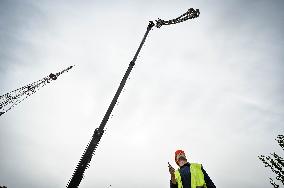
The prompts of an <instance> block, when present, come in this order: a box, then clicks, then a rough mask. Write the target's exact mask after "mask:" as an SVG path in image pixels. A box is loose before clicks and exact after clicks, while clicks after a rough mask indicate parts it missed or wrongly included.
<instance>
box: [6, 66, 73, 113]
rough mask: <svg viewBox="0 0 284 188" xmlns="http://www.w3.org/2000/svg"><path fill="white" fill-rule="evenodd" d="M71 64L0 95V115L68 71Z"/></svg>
mask: <svg viewBox="0 0 284 188" xmlns="http://www.w3.org/2000/svg"><path fill="white" fill-rule="evenodd" d="M72 67H73V66H70V67H68V68H66V69H64V70H62V71H60V72H57V73H55V74H53V73H50V74H49V75H48V76H46V77H44V78H42V79H40V80H38V81H36V82H33V83H31V84H28V85H26V86H23V87H21V88H19V89H16V90H14V91H11V92H9V93H6V94H4V95H2V96H0V116H1V115H3V114H5V113H6V112H8V111H9V110H11V109H12V108H13V107H15V106H17V105H18V104H19V103H21V102H22V101H23V100H25V99H26V98H28V97H29V96H31V95H32V94H34V93H35V92H37V91H38V90H39V89H40V88H42V87H43V86H45V85H46V84H48V83H50V82H52V81H54V80H56V79H57V78H58V77H59V76H60V75H61V74H63V73H65V72H68V71H69V70H70V69H71V68H72Z"/></svg>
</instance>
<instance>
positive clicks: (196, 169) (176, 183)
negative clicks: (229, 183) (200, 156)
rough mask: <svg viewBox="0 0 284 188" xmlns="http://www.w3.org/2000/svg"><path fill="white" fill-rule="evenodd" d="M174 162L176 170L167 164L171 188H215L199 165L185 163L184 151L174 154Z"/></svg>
mask: <svg viewBox="0 0 284 188" xmlns="http://www.w3.org/2000/svg"><path fill="white" fill-rule="evenodd" d="M175 161H176V163H177V165H178V166H179V169H178V170H175V169H174V168H173V167H172V166H171V165H170V163H168V165H169V172H170V174H171V181H170V187H171V188H216V186H215V185H214V183H213V182H212V180H211V179H210V177H209V176H208V174H207V173H206V171H205V170H204V169H203V167H202V165H201V164H197V163H189V162H187V159H186V156H185V153H184V151H182V150H177V151H176V152H175Z"/></svg>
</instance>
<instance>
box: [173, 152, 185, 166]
mask: <svg viewBox="0 0 284 188" xmlns="http://www.w3.org/2000/svg"><path fill="white" fill-rule="evenodd" d="M180 154H184V155H185V153H184V151H183V150H180V149H179V150H176V152H175V161H176V163H177V155H180ZM177 164H178V163H177Z"/></svg>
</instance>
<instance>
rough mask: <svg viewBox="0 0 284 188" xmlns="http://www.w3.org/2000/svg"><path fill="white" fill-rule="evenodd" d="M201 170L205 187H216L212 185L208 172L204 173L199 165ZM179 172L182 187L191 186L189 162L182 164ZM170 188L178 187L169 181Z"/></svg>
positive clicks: (188, 187)
mask: <svg viewBox="0 0 284 188" xmlns="http://www.w3.org/2000/svg"><path fill="white" fill-rule="evenodd" d="M201 170H202V172H203V174H204V180H205V183H206V186H207V188H216V186H215V185H214V183H213V182H212V180H211V179H210V177H209V176H208V174H207V173H206V171H205V170H204V169H203V167H202V166H201ZM179 172H180V176H181V181H182V185H183V188H191V174H190V163H186V164H184V165H183V166H182V167H181V168H180V171H179ZM170 188H178V185H177V183H176V184H173V183H172V181H170Z"/></svg>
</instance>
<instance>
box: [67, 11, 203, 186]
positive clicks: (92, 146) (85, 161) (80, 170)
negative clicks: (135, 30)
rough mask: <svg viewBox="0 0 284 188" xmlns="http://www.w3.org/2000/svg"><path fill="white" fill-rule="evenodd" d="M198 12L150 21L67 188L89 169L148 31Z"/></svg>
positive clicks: (78, 182)
mask: <svg viewBox="0 0 284 188" xmlns="http://www.w3.org/2000/svg"><path fill="white" fill-rule="evenodd" d="M199 14H200V13H199V10H198V9H196V10H194V9H193V8H190V9H189V10H188V11H187V12H186V13H184V14H182V15H181V16H179V17H177V18H175V19H172V20H168V21H165V20H162V19H160V18H158V20H156V24H155V23H154V22H153V21H150V22H149V24H148V27H147V30H146V33H145V34H144V37H143V39H142V41H141V43H140V45H139V47H138V49H137V51H136V53H135V55H134V57H133V59H132V61H130V63H129V65H128V68H127V70H126V72H125V74H124V76H123V78H122V80H121V82H120V84H119V87H118V89H117V91H116V93H115V95H114V97H113V99H112V101H111V103H110V105H109V107H108V109H107V111H106V113H105V115H104V117H103V120H102V121H101V124H100V126H99V127H98V128H96V129H95V131H94V133H93V135H92V138H91V140H90V141H89V143H88V145H87V147H86V149H85V151H84V153H83V155H82V157H81V159H80V161H79V163H78V165H77V167H76V169H75V171H74V173H73V175H72V177H71V179H70V180H69V182H68V184H67V186H66V187H67V188H77V187H78V186H79V185H80V182H81V180H82V179H83V177H84V172H85V170H86V168H88V167H89V165H90V162H91V159H92V156H93V155H94V152H95V150H96V148H97V146H98V144H99V141H100V140H101V138H102V135H103V134H104V128H105V125H106V123H107V121H108V119H109V117H110V115H111V112H112V110H113V108H114V106H115V104H116V102H117V100H118V97H119V95H120V93H121V91H122V89H123V87H124V85H125V83H126V80H127V78H128V76H129V74H130V72H131V70H132V68H133V67H134V65H135V61H136V59H137V57H138V54H139V52H140V50H141V48H142V46H143V44H144V43H145V40H146V38H147V36H148V34H149V32H150V30H151V29H152V28H153V27H154V26H156V27H157V28H160V27H161V26H163V25H171V24H177V23H180V22H183V21H186V20H189V19H193V18H197V17H198V16H199Z"/></svg>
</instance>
